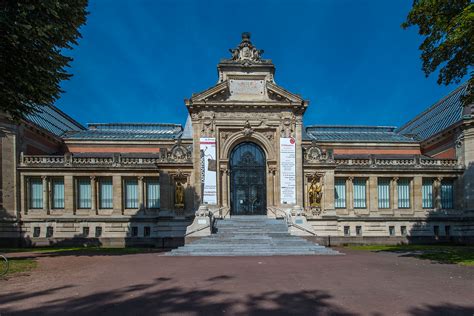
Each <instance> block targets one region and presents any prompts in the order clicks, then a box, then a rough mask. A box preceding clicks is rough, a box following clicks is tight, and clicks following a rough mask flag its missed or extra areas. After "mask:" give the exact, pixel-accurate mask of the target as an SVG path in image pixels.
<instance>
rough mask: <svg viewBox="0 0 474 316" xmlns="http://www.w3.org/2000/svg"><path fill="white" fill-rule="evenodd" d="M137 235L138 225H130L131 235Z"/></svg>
mask: <svg viewBox="0 0 474 316" xmlns="http://www.w3.org/2000/svg"><path fill="white" fill-rule="evenodd" d="M137 236H138V227H137V226H133V227H132V237H137Z"/></svg>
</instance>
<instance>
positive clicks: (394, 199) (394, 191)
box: [390, 177, 398, 210]
mask: <svg viewBox="0 0 474 316" xmlns="http://www.w3.org/2000/svg"><path fill="white" fill-rule="evenodd" d="M391 186H392V192H391V194H390V195H391V198H392V209H393V210H396V209H398V177H394V178H393V179H392V181H391Z"/></svg>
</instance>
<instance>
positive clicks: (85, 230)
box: [82, 227, 89, 237]
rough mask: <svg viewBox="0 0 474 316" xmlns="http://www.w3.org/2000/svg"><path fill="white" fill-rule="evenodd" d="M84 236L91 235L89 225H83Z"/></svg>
mask: <svg viewBox="0 0 474 316" xmlns="http://www.w3.org/2000/svg"><path fill="white" fill-rule="evenodd" d="M82 236H83V237H89V227H82Z"/></svg>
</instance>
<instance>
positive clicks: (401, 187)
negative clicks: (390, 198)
mask: <svg viewBox="0 0 474 316" xmlns="http://www.w3.org/2000/svg"><path fill="white" fill-rule="evenodd" d="M397 186H398V208H410V179H406V178H401V179H398V184H397Z"/></svg>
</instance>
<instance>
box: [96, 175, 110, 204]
mask: <svg viewBox="0 0 474 316" xmlns="http://www.w3.org/2000/svg"><path fill="white" fill-rule="evenodd" d="M99 187H100V192H99V195H100V208H103V209H104V208H113V193H112V190H113V185H112V179H109V178H104V179H100V181H99Z"/></svg>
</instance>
